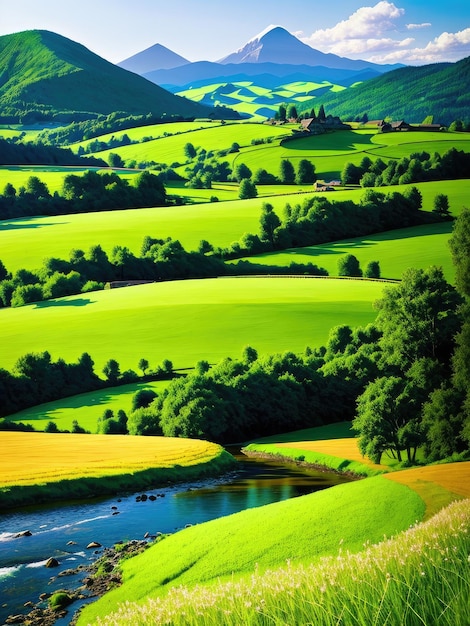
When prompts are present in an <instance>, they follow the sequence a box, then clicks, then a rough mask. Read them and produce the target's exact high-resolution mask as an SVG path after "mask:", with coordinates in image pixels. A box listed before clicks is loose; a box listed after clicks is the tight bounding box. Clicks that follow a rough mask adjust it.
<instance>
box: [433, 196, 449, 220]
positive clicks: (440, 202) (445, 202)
mask: <svg viewBox="0 0 470 626" xmlns="http://www.w3.org/2000/svg"><path fill="white" fill-rule="evenodd" d="M432 212H433V213H435V214H436V215H438V216H439V217H440V218H442V219H450V218H451V214H450V210H449V197H448V196H446V195H445V194H443V193H439V194H437V196H436V197H435V198H434V205H433V210H432Z"/></svg>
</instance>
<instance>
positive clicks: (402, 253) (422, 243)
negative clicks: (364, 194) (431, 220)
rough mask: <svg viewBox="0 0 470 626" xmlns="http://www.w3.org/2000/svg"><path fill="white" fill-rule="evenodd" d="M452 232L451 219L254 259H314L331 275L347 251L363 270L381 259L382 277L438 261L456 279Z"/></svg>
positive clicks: (396, 275) (285, 262) (450, 278)
mask: <svg viewBox="0 0 470 626" xmlns="http://www.w3.org/2000/svg"><path fill="white" fill-rule="evenodd" d="M451 234H452V222H444V223H440V224H426V225H424V226H416V227H413V228H403V229H399V230H393V231H387V232H384V233H379V234H378V235H368V236H367V237H357V238H354V239H346V240H342V241H336V242H334V243H326V244H321V245H318V246H309V247H306V248H292V249H289V250H283V251H282V252H273V253H270V254H262V255H257V256H255V257H252V258H251V260H252V262H253V263H260V264H262V265H278V266H279V265H280V266H288V265H290V264H291V263H304V264H305V263H314V264H315V265H318V266H319V267H324V268H325V269H326V270H327V271H328V273H329V274H330V276H337V274H338V261H339V259H340V258H341V257H343V256H344V255H346V254H354V256H355V257H357V259H358V260H359V263H360V265H361V268H362V269H363V270H364V269H365V268H366V266H367V263H369V262H370V261H379V263H380V269H381V276H382V278H391V279H400V278H401V276H402V274H403V272H404V271H405V270H406V269H407V268H409V267H416V268H419V269H426V268H427V267H429V266H431V265H437V266H440V267H442V268H443V271H444V275H445V277H446V278H447V280H448V281H449V282H453V280H454V277H455V268H454V265H453V263H452V257H451V254H450V248H449V238H450V236H451ZM247 260H248V259H247Z"/></svg>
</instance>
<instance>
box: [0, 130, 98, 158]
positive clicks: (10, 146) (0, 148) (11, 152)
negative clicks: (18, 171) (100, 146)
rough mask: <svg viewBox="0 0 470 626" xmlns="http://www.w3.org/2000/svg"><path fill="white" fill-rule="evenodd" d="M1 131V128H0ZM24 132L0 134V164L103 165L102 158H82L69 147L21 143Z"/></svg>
mask: <svg viewBox="0 0 470 626" xmlns="http://www.w3.org/2000/svg"><path fill="white" fill-rule="evenodd" d="M0 133H1V130H0ZM24 135H25V133H22V134H21V135H19V136H18V137H13V138H11V139H4V138H3V137H2V136H1V135H0V165H81V166H82V167H91V166H97V167H105V166H106V163H105V161H103V159H97V158H96V157H87V158H82V157H80V156H77V155H76V154H74V153H73V152H72V150H71V149H70V148H57V147H56V146H46V145H43V144H41V143H31V142H29V143H21V140H22V139H23V137H24Z"/></svg>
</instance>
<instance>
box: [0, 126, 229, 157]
mask: <svg viewBox="0 0 470 626" xmlns="http://www.w3.org/2000/svg"><path fill="white" fill-rule="evenodd" d="M219 125H220V122H211V121H205V120H199V121H195V122H171V123H168V124H151V125H149V126H137V127H136V128H128V129H126V130H119V131H116V132H115V133H107V134H106V135H100V136H99V137H98V139H99V141H105V142H108V141H109V140H110V139H112V138H113V137H114V139H121V138H122V136H123V135H127V136H128V137H129V139H130V140H131V141H142V140H143V139H147V138H150V137H151V138H152V139H158V138H159V137H166V136H168V135H179V134H181V133H190V132H193V131H195V130H200V129H202V128H208V127H209V128H210V127H211V126H219ZM0 132H1V130H0ZM93 141H96V138H93V139H85V140H84V141H77V143H74V144H72V145H71V146H70V147H71V148H72V149H73V150H74V152H76V151H77V150H78V148H79V147H80V146H82V147H83V148H86V147H87V146H88V145H89V144H90V143H91V142H93Z"/></svg>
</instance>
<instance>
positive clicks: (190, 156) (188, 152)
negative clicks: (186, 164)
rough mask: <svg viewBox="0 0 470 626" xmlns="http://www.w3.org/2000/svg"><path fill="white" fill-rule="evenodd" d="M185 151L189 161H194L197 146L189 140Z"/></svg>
mask: <svg viewBox="0 0 470 626" xmlns="http://www.w3.org/2000/svg"><path fill="white" fill-rule="evenodd" d="M183 151H184V156H185V157H186V158H187V159H188V161H192V159H194V158H195V156H196V154H197V152H196V148H195V147H194V146H193V144H192V143H189V142H188V143H186V144H185V145H184V148H183Z"/></svg>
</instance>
